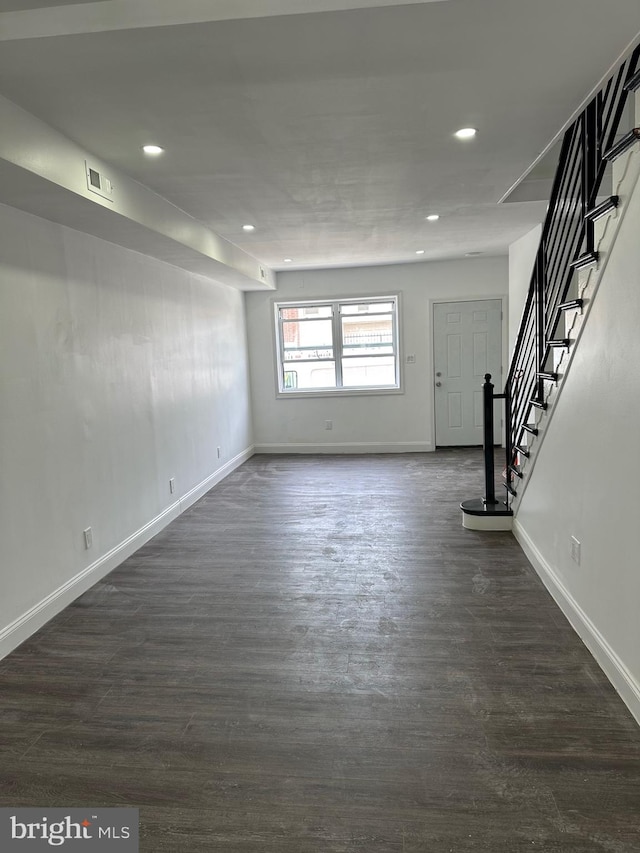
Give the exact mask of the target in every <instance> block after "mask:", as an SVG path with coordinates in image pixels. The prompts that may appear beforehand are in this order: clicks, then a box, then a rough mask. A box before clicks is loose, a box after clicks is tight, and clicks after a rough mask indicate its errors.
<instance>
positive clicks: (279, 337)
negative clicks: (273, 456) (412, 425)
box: [273, 293, 402, 398]
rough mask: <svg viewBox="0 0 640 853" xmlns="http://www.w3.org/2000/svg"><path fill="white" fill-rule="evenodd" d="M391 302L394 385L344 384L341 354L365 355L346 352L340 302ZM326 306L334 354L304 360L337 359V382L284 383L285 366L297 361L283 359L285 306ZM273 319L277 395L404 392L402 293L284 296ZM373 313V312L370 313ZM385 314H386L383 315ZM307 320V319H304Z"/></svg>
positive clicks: (358, 303)
mask: <svg viewBox="0 0 640 853" xmlns="http://www.w3.org/2000/svg"><path fill="white" fill-rule="evenodd" d="M380 302H390V303H391V304H392V306H393V308H392V311H391V318H392V324H391V325H392V349H393V353H392V354H391V355H392V356H393V358H394V360H395V382H394V383H393V384H392V385H365V386H357V385H342V358H343V357H344V358H351V357H353V358H356V357H360V358H361V357H362V356H357V355H356V354H353V355H345V354H344V353H343V345H342V327H341V316H342V315H341V313H340V306H342V305H369V304H373V303H380ZM315 306H318V307H327V306H331V308H332V317H331V320H332V340H333V346H332V349H333V358H330V359H317V360H316V359H309V360H308V361H305V363H306V364H309V363H314V364H315V363H319V364H321V363H323V362H332V363H333V362H335V372H336V386H328V387H324V388H308V389H307V388H302V389H301V388H286V387H285V386H284V374H285V370H287V369H291V367H292V365H293V364H295V362H291V361H285V359H284V335H283V331H282V329H283V321H282V318H281V315H280V312H281V310H282V309H285V310H286V309H288V308H310V307H315ZM273 307H274V319H275V355H276V386H277V388H276V391H277V396H278V397H287V398H288V397H326V396H347V395H357V396H360V395H367V394H398V393H402V382H401V364H402V360H401V357H400V323H399V316H400V294H398V293H395V294H390V295H384V296H358V297H349V298H345V299H342V298H329V299H326V298H325V299H304V300H295V301H294V300H283V301H276V302H274V305H273ZM368 316H373V315H368ZM381 316H384V315H381ZM303 322H304V321H303ZM389 356H390V354H389V353H385V354H384V355H383V354H381V355H380V356H374V357H381V358H382V357H386V358H389Z"/></svg>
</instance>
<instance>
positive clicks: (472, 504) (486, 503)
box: [460, 373, 513, 530]
mask: <svg viewBox="0 0 640 853" xmlns="http://www.w3.org/2000/svg"><path fill="white" fill-rule="evenodd" d="M501 399H505V400H506V401H507V413H508V414H510V401H509V398H508V396H507V393H506V392H505V394H494V393H493V383H492V382H491V374H490V373H485V376H484V385H483V386H482V408H483V410H484V411H483V414H484V429H483V446H484V497H483V498H473V499H472V500H469V501H463V502H462V503H461V504H460V509H461V510H462V526H463V527H467V528H469V529H470V530H511V518H512V516H513V511H512V510H511V509H509V507H508V506H507V502H506V501H504V502H503V503H502V504H501V503H500V501H497V500H496V484H495V475H494V467H493V465H494V458H493V401H494V400H501ZM507 423H508V422H507ZM509 429H510V427H507V442H506V443H507V446H508V447H509V446H510V438H509Z"/></svg>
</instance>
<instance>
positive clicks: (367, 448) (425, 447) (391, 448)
mask: <svg viewBox="0 0 640 853" xmlns="http://www.w3.org/2000/svg"><path fill="white" fill-rule="evenodd" d="M432 450H434V447H433V445H432V444H431V442H430V441H396V442H377V441H353V442H347V443H344V444H340V443H335V444H329V443H327V444H256V445H255V452H256V453H430V452H431V451H432Z"/></svg>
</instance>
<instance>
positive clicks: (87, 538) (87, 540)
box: [82, 527, 93, 551]
mask: <svg viewBox="0 0 640 853" xmlns="http://www.w3.org/2000/svg"><path fill="white" fill-rule="evenodd" d="M82 533H83V535H84V547H85V551H88V550H89V548H91V546H92V545H93V532H92V530H91V528H90V527H87V529H86V530H83V531H82Z"/></svg>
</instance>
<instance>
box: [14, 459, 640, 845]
mask: <svg viewBox="0 0 640 853" xmlns="http://www.w3.org/2000/svg"><path fill="white" fill-rule="evenodd" d="M481 488H482V472H481V467H480V454H479V452H478V451H468V450H450V451H449V450H448V451H439V452H437V453H433V454H416V455H398V456H360V457H353V456H352V457H349V456H340V457H264V456H256V457H254V458H253V459H251V460H250V461H249V462H248V463H247V464H245V465H244V466H243V467H242V468H240V469H238V470H237V471H236V472H235V473H234V474H232V475H231V476H230V477H228V478H227V479H226V480H225V481H224V482H223V483H221V484H220V485H219V486H218V487H217V488H216V489H214V490H213V491H212V492H210V493H209V494H208V495H207V496H205V497H204V498H203V499H202V500H201V501H200V502H199V503H198V504H196V505H195V506H194V507H192V508H191V510H189V511H188V512H187V513H186V514H185V515H183V516H182V517H181V518H179V519H178V520H177V521H176V522H174V523H173V524H172V525H171V526H170V527H169V528H167V529H166V530H165V531H164V532H163V533H162V534H160V535H159V536H157V537H156V538H155V539H154V540H153V541H151V542H150V543H149V544H148V545H146V546H145V547H144V548H142V549H141V550H140V551H139V552H138V553H137V554H135V555H134V556H133V557H131V558H130V559H129V560H127V561H126V563H124V564H123V565H122V566H121V567H120V568H119V569H118V570H116V571H115V572H113V573H112V574H111V575H109V576H108V577H107V578H106V579H105V580H104V581H103V582H101V583H99V584H98V585H97V586H95V587H94V588H93V589H92V590H90V591H89V592H88V593H87V594H86V595H84V596H82V598H80V599H79V600H78V601H77V602H75V603H74V604H73V605H72V606H71V607H69V608H68V609H67V610H65V611H64V613H62V614H60V616H59V617H58V618H56V619H54V620H53V621H52V622H51V623H49V625H47V626H46V627H45V628H44V629H43V630H42V631H40V632H39V633H38V634H37V635H36V636H34V637H33V638H32V639H31V640H29V641H28V642H27V643H25V644H24V645H23V646H22V647H21V648H20V649H18V650H17V651H16V652H14V653H13V654H12V655H10V656H9V657H8V658H6V659H5V660H4V661H2V662H0V714H1V737H0V800H1V805H4V806H8V805H15V806H27V805H38V806H47V805H50V806H63V807H70V806H89V805H92V806H124V805H130V806H137V807H139V808H140V818H141V846H140V849H141V850H142V851H145V852H146V853H210V851H224V852H225V853H452V852H453V853H467V851H474V853H477V851H482V853H523V851H535V850H540V851H544V853H560V851H562V853H638V851H639V850H640V729H639V728H638V726H637V725H636V724H635V722H634V721H633V719H632V718H631V716H630V714H629V713H628V711H627V710H626V708H625V707H624V705H623V703H622V702H621V700H620V699H619V698H618V697H617V695H616V694H615V692H614V690H613V689H612V687H611V686H610V685H609V683H608V682H607V680H606V679H605V677H604V675H603V674H602V673H601V671H600V669H599V668H598V666H597V665H596V663H595V662H594V661H593V659H592V658H591V656H590V655H589V653H588V652H587V651H586V649H585V648H584V646H583V645H582V643H581V642H580V640H579V639H578V637H577V636H576V635H575V634H574V632H573V630H572V629H571V627H570V626H569V624H568V623H567V622H566V620H565V619H564V617H563V615H562V614H561V612H560V611H559V610H558V609H557V607H556V606H555V604H554V603H553V601H552V600H551V598H550V597H549V595H548V594H547V593H546V591H545V590H544V588H543V587H542V585H541V583H540V582H539V580H538V579H537V577H536V575H535V573H534V572H533V570H532V569H531V567H530V566H529V564H528V562H527V560H526V559H525V557H524V555H523V554H522V552H521V551H520V549H519V547H518V545H517V543H516V542H515V540H514V539H513V538H512V536H511V535H510V534H507V533H490V534H487V533H484V534H481V533H476V532H473V531H467V530H464V529H463V528H462V525H461V519H460V511H459V510H458V504H459V502H460V500H462V499H465V498H469V497H475V496H476V495H479V494H480V493H481Z"/></svg>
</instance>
